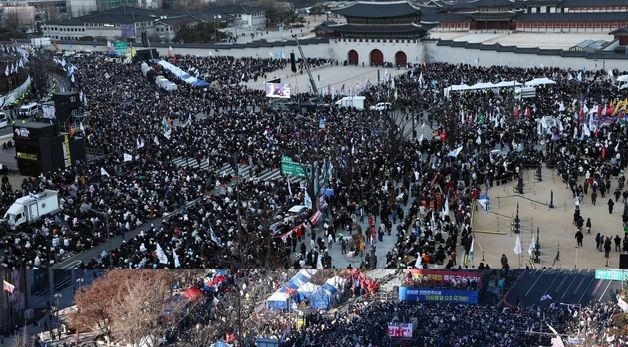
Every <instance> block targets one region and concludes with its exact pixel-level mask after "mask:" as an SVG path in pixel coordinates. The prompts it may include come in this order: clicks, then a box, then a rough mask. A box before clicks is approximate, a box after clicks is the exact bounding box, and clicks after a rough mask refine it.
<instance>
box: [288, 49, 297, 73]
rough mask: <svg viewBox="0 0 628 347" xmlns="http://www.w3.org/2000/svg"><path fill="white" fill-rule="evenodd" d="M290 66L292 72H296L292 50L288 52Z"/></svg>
mask: <svg viewBox="0 0 628 347" xmlns="http://www.w3.org/2000/svg"><path fill="white" fill-rule="evenodd" d="M290 68H291V69H292V72H297V62H296V58H295V57H294V52H292V53H290Z"/></svg>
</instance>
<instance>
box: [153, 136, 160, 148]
mask: <svg viewBox="0 0 628 347" xmlns="http://www.w3.org/2000/svg"><path fill="white" fill-rule="evenodd" d="M153 142H154V143H155V144H156V145H157V146H159V139H158V138H157V135H155V137H154V138H153Z"/></svg>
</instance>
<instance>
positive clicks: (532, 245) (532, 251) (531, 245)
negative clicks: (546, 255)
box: [528, 234, 535, 258]
mask: <svg viewBox="0 0 628 347" xmlns="http://www.w3.org/2000/svg"><path fill="white" fill-rule="evenodd" d="M534 244H535V242H534V234H532V241H530V247H528V255H529V256H530V258H532V254H534Z"/></svg>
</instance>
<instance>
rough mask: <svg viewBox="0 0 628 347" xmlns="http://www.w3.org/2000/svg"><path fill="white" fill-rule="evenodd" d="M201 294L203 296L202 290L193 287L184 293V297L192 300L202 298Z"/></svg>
mask: <svg viewBox="0 0 628 347" xmlns="http://www.w3.org/2000/svg"><path fill="white" fill-rule="evenodd" d="M201 294H203V293H202V292H201V290H200V289H198V288H196V287H192V288H190V289H188V290H186V291H185V292H183V296H185V297H186V298H188V299H190V300H193V299H197V298H198V297H199V296H201Z"/></svg>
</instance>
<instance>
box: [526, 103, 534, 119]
mask: <svg viewBox="0 0 628 347" xmlns="http://www.w3.org/2000/svg"><path fill="white" fill-rule="evenodd" d="M531 113H532V112H531V110H530V106H528V107H526V113H525V116H526V118H527V119H530V115H531Z"/></svg>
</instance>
